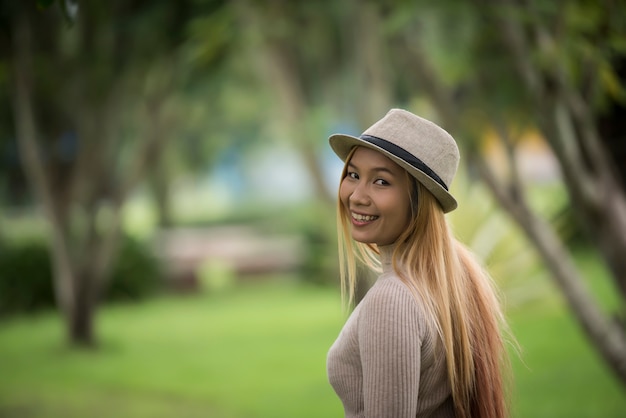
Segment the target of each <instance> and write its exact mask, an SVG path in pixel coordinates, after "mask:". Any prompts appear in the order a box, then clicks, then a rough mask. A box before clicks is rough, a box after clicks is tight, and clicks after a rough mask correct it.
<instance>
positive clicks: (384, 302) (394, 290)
mask: <svg viewBox="0 0 626 418" xmlns="http://www.w3.org/2000/svg"><path fill="white" fill-rule="evenodd" d="M361 305H362V306H361V316H362V317H370V318H372V317H376V320H377V321H389V322H396V323H397V322H415V321H417V322H422V321H423V318H424V312H423V306H422V305H421V303H419V302H418V300H417V299H416V296H415V295H414V294H413V293H412V292H411V291H410V290H409V288H408V287H407V285H406V284H404V283H403V282H402V280H400V278H398V277H397V276H395V275H384V276H382V277H380V278H379V279H378V280H377V281H376V283H375V284H374V285H373V286H372V288H371V289H370V290H369V291H368V292H367V294H366V295H365V297H364V298H363V301H362V302H361Z"/></svg>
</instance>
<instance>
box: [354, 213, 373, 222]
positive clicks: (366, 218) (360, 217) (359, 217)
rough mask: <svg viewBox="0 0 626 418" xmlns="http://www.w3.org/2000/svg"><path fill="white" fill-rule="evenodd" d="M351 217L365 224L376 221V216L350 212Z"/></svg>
mask: <svg viewBox="0 0 626 418" xmlns="http://www.w3.org/2000/svg"><path fill="white" fill-rule="evenodd" d="M352 217H353V218H354V219H356V220H357V221H365V222H370V221H373V220H374V219H378V216H371V215H361V214H359V213H354V212H352Z"/></svg>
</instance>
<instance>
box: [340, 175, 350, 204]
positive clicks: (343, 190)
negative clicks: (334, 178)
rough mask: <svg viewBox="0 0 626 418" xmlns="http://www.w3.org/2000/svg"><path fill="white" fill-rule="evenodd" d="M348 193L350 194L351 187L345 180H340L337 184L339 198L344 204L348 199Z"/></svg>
mask: <svg viewBox="0 0 626 418" xmlns="http://www.w3.org/2000/svg"><path fill="white" fill-rule="evenodd" d="M350 194H352V189H351V188H350V185H349V184H348V182H347V181H345V179H344V180H342V181H341V184H340V185H339V199H340V200H341V203H343V204H344V206H348V200H349V199H350Z"/></svg>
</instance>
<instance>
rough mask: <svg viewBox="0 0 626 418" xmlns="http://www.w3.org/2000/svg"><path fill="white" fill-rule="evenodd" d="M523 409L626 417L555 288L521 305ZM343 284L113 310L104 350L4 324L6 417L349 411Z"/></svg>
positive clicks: (518, 376) (27, 321) (39, 323)
mask: <svg viewBox="0 0 626 418" xmlns="http://www.w3.org/2000/svg"><path fill="white" fill-rule="evenodd" d="M509 317H510V321H511V324H512V327H513V331H514V333H515V335H516V336H517V338H518V340H519V343H520V345H521V346H522V350H523V352H522V357H521V358H517V357H514V360H513V366H514V373H515V391H514V396H513V405H514V412H515V416H516V417H533V418H541V417H545V418H548V417H549V418H555V417H574V418H575V417H580V418H583V417H589V418H591V417H594V418H595V417H604V418H609V417H616V418H617V417H623V416H624V411H626V397H625V396H624V392H623V389H622V388H621V387H620V386H619V385H618V384H617V383H616V381H615V380H614V379H613V378H612V376H611V375H610V373H609V372H608V371H607V370H606V369H605V368H604V367H603V365H602V363H601V362H600V361H599V360H598V358H597V357H596V356H595V354H594V353H593V352H592V351H591V349H590V348H589V347H588V345H587V344H586V342H585V341H584V340H583V337H582V336H581V334H580V332H579V330H578V328H577V327H576V326H575V324H573V322H572V320H571V319H570V317H569V315H568V314H567V312H566V311H565V310H564V308H563V305H562V303H560V301H559V300H558V298H557V297H555V296H554V295H552V296H550V297H547V298H546V299H545V300H540V301H536V302H534V303H529V304H525V305H524V306H523V307H518V308H515V309H513V310H512V311H511V312H509ZM343 320H344V317H343V314H342V312H341V306H340V301H339V296H338V293H337V292H336V291H335V290H332V289H323V288H315V287H310V286H305V285H296V284H294V283H293V282H285V281H281V282H280V283H276V282H264V283H257V284H247V285H245V286H242V287H239V288H236V289H231V290H230V291H225V292H222V293H218V294H208V293H206V294H198V295H194V296H185V297H180V296H179V297H163V298H158V299H154V300H151V301H148V302H145V303H142V304H138V305H117V306H107V307H105V308H103V309H102V310H101V311H100V316H99V321H98V334H99V336H100V340H101V348H100V349H99V350H97V351H95V352H75V351H71V350H69V349H67V348H66V347H65V346H64V345H63V344H62V340H63V332H62V327H61V323H60V321H59V319H58V317H57V316H56V315H55V314H53V313H47V314H40V315H38V316H36V317H23V318H17V319H13V320H11V321H9V322H4V323H0V416H1V417H8V418H13V417H20V418H22V417H24V418H30V417H37V418H43V417H68V418H72V417H87V416H88V417H96V418H97V417H119V418H124V417H151V418H159V417H174V416H175V417H216V418H219V417H228V418H236V417H237V418H238V417H242V418H243V417H246V418H254V417H263V418H280V417H290V418H293V417H316V418H319V417H341V416H343V415H342V408H341V404H340V402H339V401H338V399H337V398H336V397H335V395H334V393H333V391H332V389H331V387H330V386H329V384H328V383H327V379H326V371H325V358H326V351H327V349H328V347H329V346H330V344H331V343H332V342H333V340H334V339H335V337H336V335H337V333H338V332H339V329H340V327H341V325H342V323H343Z"/></svg>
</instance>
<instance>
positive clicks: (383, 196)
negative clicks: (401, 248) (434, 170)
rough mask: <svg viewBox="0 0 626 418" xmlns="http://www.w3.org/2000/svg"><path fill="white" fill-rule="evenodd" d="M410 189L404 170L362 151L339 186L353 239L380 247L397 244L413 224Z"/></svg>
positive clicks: (375, 154) (364, 150)
mask: <svg viewBox="0 0 626 418" xmlns="http://www.w3.org/2000/svg"><path fill="white" fill-rule="evenodd" d="M409 187H410V184H409V178H408V176H407V175H406V172H405V170H404V169H403V168H401V167H400V166H399V165H397V164H396V163H394V162H393V161H391V160H390V159H389V158H387V157H385V156H384V155H383V154H382V153H380V152H378V151H375V150H373V149H370V148H364V147H358V148H357V149H356V151H355V152H354V154H352V158H351V159H350V161H349V162H348V164H347V175H346V176H345V177H344V178H343V180H342V181H341V185H340V186H339V197H340V199H341V203H342V204H343V206H344V208H345V209H346V211H347V212H348V214H349V215H350V220H351V223H352V229H351V231H352V238H353V239H354V240H355V241H359V242H362V243H370V244H377V245H379V246H380V245H388V244H393V243H394V242H395V241H396V240H397V239H398V237H399V236H400V234H401V233H402V232H403V231H404V230H405V229H406V228H407V226H408V224H409V220H410V216H411V210H410V197H409Z"/></svg>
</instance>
